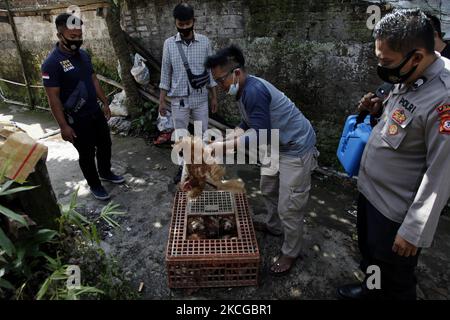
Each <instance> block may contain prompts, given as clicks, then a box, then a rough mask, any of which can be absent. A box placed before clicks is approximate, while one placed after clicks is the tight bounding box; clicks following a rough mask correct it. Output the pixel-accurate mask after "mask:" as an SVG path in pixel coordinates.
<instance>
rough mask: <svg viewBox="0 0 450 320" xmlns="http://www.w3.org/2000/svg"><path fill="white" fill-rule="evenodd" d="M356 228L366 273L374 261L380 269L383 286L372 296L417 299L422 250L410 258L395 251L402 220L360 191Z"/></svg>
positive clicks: (392, 298)
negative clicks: (389, 215)
mask: <svg viewBox="0 0 450 320" xmlns="http://www.w3.org/2000/svg"><path fill="white" fill-rule="evenodd" d="M357 228H358V245H359V250H360V252H361V255H362V261H361V265H360V267H361V270H362V271H363V272H364V273H365V274H366V271H367V268H368V267H369V266H371V265H376V266H378V267H380V270H381V290H375V291H374V292H373V293H374V295H373V296H374V297H376V298H380V299H389V300H416V285H417V278H416V276H415V269H416V267H417V262H418V258H419V255H420V251H419V252H418V253H417V255H416V256H415V257H408V258H405V257H400V256H399V255H398V254H396V253H394V252H393V251H392V247H393V244H394V241H395V237H396V235H397V232H398V229H399V228H400V224H399V223H396V222H394V221H391V220H390V219H388V218H386V217H385V216H384V215H383V214H381V213H380V212H379V211H378V210H377V209H376V208H375V207H374V206H373V205H372V204H371V203H370V202H369V201H368V200H367V199H366V198H365V197H364V196H363V195H362V194H360V195H359V199H358V217H357ZM368 276H370V275H368ZM366 279H367V277H366Z"/></svg>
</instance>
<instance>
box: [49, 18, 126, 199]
mask: <svg viewBox="0 0 450 320" xmlns="http://www.w3.org/2000/svg"><path fill="white" fill-rule="evenodd" d="M55 24H56V28H57V31H58V33H57V36H58V39H59V42H58V43H57V44H56V47H55V48H54V50H53V51H52V52H51V53H50V55H49V56H48V57H47V59H46V60H45V61H44V63H43V64H42V67H41V69H42V79H43V83H44V87H45V91H46V93H47V97H48V101H49V105H50V107H51V110H52V113H53V116H54V118H55V119H56V121H57V122H58V125H59V127H60V128H61V135H62V138H63V139H64V140H65V141H69V142H71V143H72V144H73V145H74V146H75V148H76V149H77V150H78V153H79V164H80V167H81V170H82V172H83V175H84V177H85V178H86V180H87V182H88V184H89V187H90V189H91V192H92V194H93V195H94V197H95V198H97V199H99V200H108V199H109V198H110V196H109V194H108V193H107V192H106V190H105V189H104V188H103V186H102V184H101V182H100V179H102V180H106V181H110V182H113V183H116V184H119V183H123V182H124V181H125V180H124V178H123V177H120V176H117V175H115V174H113V173H112V172H111V137H110V132H109V127H108V123H107V120H109V118H110V117H111V111H110V109H109V103H108V100H107V98H106V96H105V94H104V92H103V90H102V88H101V87H100V83H99V81H98V79H97V77H96V75H95V73H94V70H93V67H92V63H91V59H90V57H89V55H88V54H87V53H86V52H85V51H84V50H80V47H81V45H82V42H83V40H82V28H81V26H82V24H83V22H82V21H81V20H80V19H79V18H77V17H76V16H74V15H70V14H61V15H59V16H58V17H57V18H56V21H55ZM97 97H98V98H99V99H100V100H101V101H102V102H103V106H104V107H103V110H102V109H101V108H100V106H99V104H98V102H97ZM95 158H97V167H98V172H97V167H96V164H95ZM99 175H100V177H99Z"/></svg>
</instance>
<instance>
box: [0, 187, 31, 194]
mask: <svg viewBox="0 0 450 320" xmlns="http://www.w3.org/2000/svg"><path fill="white" fill-rule="evenodd" d="M36 188H38V186H30V187H19V188H14V189H11V190H8V191H4V192H0V196H6V195H9V194H14V193H19V192H23V191H28V190H33V189H36Z"/></svg>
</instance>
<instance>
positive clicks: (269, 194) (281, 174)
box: [206, 46, 318, 275]
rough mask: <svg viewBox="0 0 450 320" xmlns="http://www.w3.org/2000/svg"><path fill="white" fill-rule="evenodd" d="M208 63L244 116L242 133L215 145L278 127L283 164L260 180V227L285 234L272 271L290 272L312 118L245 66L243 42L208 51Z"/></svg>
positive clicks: (310, 158) (310, 152)
mask: <svg viewBox="0 0 450 320" xmlns="http://www.w3.org/2000/svg"><path fill="white" fill-rule="evenodd" d="M206 68H208V69H211V72H212V75H213V77H214V80H215V82H216V83H218V85H219V86H220V87H221V88H222V89H223V90H224V91H226V92H228V94H230V95H232V96H234V97H235V99H236V102H237V105H238V108H239V111H240V113H241V117H242V122H241V124H240V125H239V128H237V129H236V131H237V132H239V131H240V134H236V137H235V138H233V139H231V140H228V141H224V142H215V143H213V144H212V145H211V148H212V149H214V150H217V149H222V148H224V149H229V150H232V149H234V148H236V147H238V145H239V144H240V143H245V139H242V138H245V136H242V134H243V133H244V132H245V131H248V130H250V129H254V130H256V132H257V134H258V130H261V129H262V130H264V129H265V130H268V132H270V130H272V129H276V130H279V141H277V142H278V143H279V146H280V147H279V170H271V169H270V168H262V170H261V181H260V185H261V192H262V195H263V197H264V202H265V205H266V208H267V213H268V219H267V222H266V223H265V224H264V225H262V226H260V228H263V231H266V232H268V233H270V234H272V235H275V236H283V237H284V242H283V246H282V248H281V255H280V256H279V258H278V259H277V261H276V262H275V263H274V264H273V265H272V266H271V268H270V272H271V274H273V275H283V274H286V273H287V272H289V271H290V270H291V268H292V266H293V265H294V262H295V260H296V258H297V257H298V256H299V255H300V251H301V245H302V238H303V218H304V211H303V209H304V207H305V205H306V203H307V201H308V197H309V191H310V188H311V172H312V171H313V170H314V169H315V168H316V166H317V157H318V151H317V149H316V148H315V143H316V135H315V133H314V130H313V128H312V126H311V124H310V122H309V121H308V119H306V118H305V117H304V115H303V114H302V113H301V112H300V110H299V109H298V108H297V107H296V106H295V104H294V103H293V102H292V101H291V100H290V99H289V98H288V97H286V96H285V95H284V93H283V92H281V91H279V90H278V89H277V88H275V87H274V86H273V85H272V84H270V83H269V82H267V81H266V80H263V79H261V78H257V77H255V76H252V75H250V74H248V73H247V72H246V68H245V58H244V55H243V53H242V51H241V50H240V49H239V48H237V47H235V46H231V47H228V48H226V49H223V50H221V51H219V52H217V53H216V54H215V55H213V56H210V57H208V59H207V61H206ZM238 136H240V137H238ZM258 138H259V136H258Z"/></svg>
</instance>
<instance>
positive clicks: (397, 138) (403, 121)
mask: <svg viewBox="0 0 450 320" xmlns="http://www.w3.org/2000/svg"><path fill="white" fill-rule="evenodd" d="M412 120H413V116H412V114H411V113H410V112H409V111H407V110H405V109H403V108H397V109H394V110H393V111H392V112H391V113H389V118H388V119H387V121H386V124H385V126H384V127H383V129H382V131H381V138H382V139H383V140H384V141H385V142H386V143H387V144H388V145H389V146H390V147H391V148H393V149H398V147H399V146H400V145H401V143H402V142H403V140H404V139H405V137H406V134H407V127H408V126H409V125H410V123H411V121H412Z"/></svg>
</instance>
